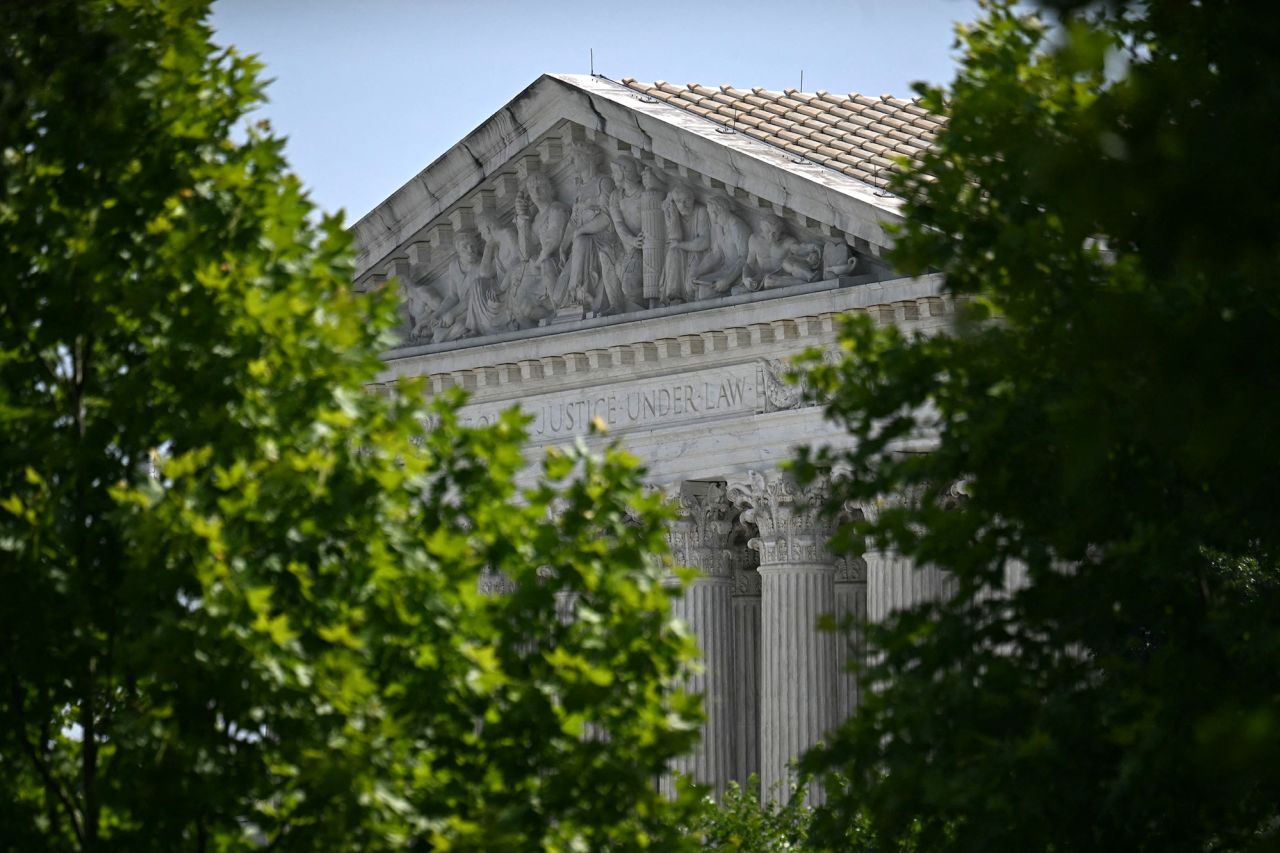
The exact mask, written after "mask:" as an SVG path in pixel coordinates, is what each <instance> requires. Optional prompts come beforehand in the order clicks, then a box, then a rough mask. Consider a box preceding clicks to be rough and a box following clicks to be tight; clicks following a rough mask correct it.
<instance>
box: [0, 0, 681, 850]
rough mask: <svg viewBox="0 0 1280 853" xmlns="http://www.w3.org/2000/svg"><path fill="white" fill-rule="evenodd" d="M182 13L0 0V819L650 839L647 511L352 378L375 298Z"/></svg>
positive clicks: (408, 389) (217, 54)
mask: <svg viewBox="0 0 1280 853" xmlns="http://www.w3.org/2000/svg"><path fill="white" fill-rule="evenodd" d="M207 11H208V10H207V7H206V3H205V2H201V0H163V1H162V0H119V2H105V1H104V0H90V2H71V0H62V2H47V3H31V4H14V3H10V4H5V5H4V6H3V11H2V12H0V156H2V157H3V162H2V164H0V280H3V282H4V288H3V295H2V296H0V430H2V432H3V435H4V441H3V442H0V755H2V756H3V762H2V765H0V766H2V767H3V772H2V773H0V847H2V848H4V849H6V850H23V851H26V850H37V849H48V850H71V849H78V850H129V851H138V850H165V851H169V850H178V849H182V850H220V851H231V850H248V849H260V848H261V847H262V846H263V845H266V846H268V847H269V848H270V849H280V850H286V849H287V850H307V851H312V850H361V851H365V850H382V849H406V848H407V849H445V848H446V847H448V848H449V849H464V850H465V849H474V850H499V849H501V850H509V849H510V850H514V849H602V848H606V847H608V848H629V849H630V848H640V847H645V846H652V847H657V848H662V849H680V848H681V846H682V845H683V844H685V843H687V842H686V840H684V839H683V837H682V836H680V835H678V834H677V830H676V829H675V828H676V827H678V826H679V825H680V823H681V821H682V820H684V819H685V816H686V815H687V810H688V807H689V804H688V801H687V798H686V799H685V800H682V801H680V802H675V803H670V802H667V801H666V800H664V799H662V798H660V797H659V796H658V795H657V794H656V792H655V791H654V787H653V784H652V780H653V779H654V778H655V777H656V776H657V775H658V774H659V773H660V772H661V771H662V770H663V769H664V767H665V766H666V763H667V761H668V760H669V759H670V758H671V757H672V756H673V755H675V754H678V753H681V752H683V751H685V750H687V749H688V748H689V746H690V745H691V743H692V740H693V738H694V737H695V734H696V723H697V709H696V703H695V702H694V701H693V700H691V699H689V698H688V697H685V696H683V695H682V694H679V693H671V692H670V691H669V690H668V688H669V686H670V685H671V684H673V683H675V681H676V680H677V679H678V678H679V677H680V674H681V672H682V667H683V665H684V662H685V661H686V660H687V659H688V657H689V655H690V653H691V650H692V649H693V643H692V641H691V640H690V638H689V637H687V636H686V635H684V634H683V633H682V632H681V631H680V630H679V628H678V627H676V626H675V625H674V624H673V623H671V622H670V618H669V615H668V611H669V608H668V598H669V595H670V594H672V593H671V592H670V591H668V590H667V589H665V588H664V587H663V585H662V584H661V576H662V573H663V571H664V568H663V567H662V566H661V565H660V564H659V559H660V558H661V555H662V554H663V553H664V551H665V542H664V538H663V523H664V519H665V517H666V516H665V510H663V509H662V508H661V507H660V506H659V502H658V499H657V498H656V497H654V496H652V495H649V494H647V493H646V492H645V491H644V490H643V489H642V488H641V485H640V481H639V470H638V467H637V465H636V463H635V461H634V460H633V459H631V458H629V457H627V456H626V455H625V454H622V453H621V452H619V451H617V450H615V449H610V450H608V451H607V452H605V454H604V455H603V456H602V457H593V456H591V455H590V454H587V453H585V452H584V451H583V450H582V449H576V450H574V449H571V450H568V451H563V452H558V453H551V454H548V455H547V457H546V459H545V460H544V462H543V468H542V472H543V479H542V481H541V483H540V484H539V485H537V486H535V487H532V488H529V489H523V490H518V489H517V488H516V487H515V486H514V485H513V483H514V479H515V475H516V473H517V472H518V471H520V470H521V469H522V468H523V466H524V465H525V460H524V459H523V458H522V450H521V448H522V445H523V443H524V440H525V433H524V425H525V420H524V419H523V418H522V417H521V416H519V415H517V414H515V413H509V414H507V415H505V416H503V417H502V418H501V419H500V420H499V422H498V423H497V424H496V425H493V426H490V427H486V428H467V427H464V426H462V425H460V424H459V422H458V420H457V417H456V414H455V411H456V405H457V402H458V401H457V400H456V399H454V400H450V401H446V402H442V403H440V404H438V405H436V406H435V407H434V409H433V410H431V411H427V410H426V409H425V408H424V405H423V403H422V400H423V389H422V387H421V386H419V385H416V384H413V383H401V384H400V385H399V386H398V393H397V394H396V395H393V396H390V397H382V396H375V395H373V394H370V393H367V392H366V390H365V388H366V386H367V385H368V384H369V383H371V382H373V381H374V380H375V379H376V377H377V375H378V371H379V369H380V366H381V364H380V362H379V360H378V357H377V353H378V352H379V351H381V350H383V349H385V348H386V345H387V344H388V343H389V341H390V338H389V337H388V335H389V330H390V329H391V328H392V327H393V325H394V324H395V306H394V304H393V303H392V299H391V298H390V296H389V295H388V294H380V293H375V294H372V295H369V296H367V297H359V296H356V295H354V294H353V293H352V291H351V288H350V281H351V271H352V267H351V261H350V245H349V237H348V236H347V235H346V234H345V233H344V232H343V230H342V228H341V225H340V222H339V221H338V219H337V218H333V217H319V216H317V215H316V212H315V211H314V209H313V208H312V206H311V205H310V203H309V202H308V201H307V199H306V196H305V194H304V192H303V191H302V188H301V186H300V184H299V182H298V180H297V178H296V177H294V176H293V175H292V174H290V173H289V171H288V169H287V165H286V163H285V161H284V159H283V155H282V141H281V140H280V139H278V138H276V137H274V136H272V135H271V133H270V131H269V129H268V128H266V127H264V126H261V127H249V128H247V130H244V129H241V130H237V127H242V125H243V119H244V116H245V114H246V113H247V112H248V111H250V110H251V109H252V108H253V107H254V106H255V104H257V103H258V102H259V100H260V98H261V94H260V89H259V84H258V83H257V82H256V74H257V71H258V67H257V65H256V63H255V62H253V61H252V60H249V59H246V58H244V57H241V56H238V55H237V54H235V53H234V52H233V51H230V50H222V49H219V48H216V47H215V46H213V44H212V43H211V41H210V32H209V29H208V27H207V25H206V24H205V23H204V20H205V18H206V15H207ZM428 422H430V423H431V424H432V425H431V427H430V428H426V427H424V424H426V423H428ZM486 569H492V570H494V571H497V572H500V573H502V575H504V576H505V577H506V578H507V579H508V580H509V581H511V582H513V583H514V585H515V591H514V592H513V593H512V594H511V595H507V596H483V595H481V594H479V593H478V592H477V581H478V580H479V578H480V576H481V573H482V572H483V571H484V570H486ZM574 602H576V612H575V615H574V618H572V619H566V618H562V617H563V616H564V614H565V612H566V611H567V610H569V609H572V608H571V605H572V604H573V603H574Z"/></svg>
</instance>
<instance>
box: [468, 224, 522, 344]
mask: <svg viewBox="0 0 1280 853" xmlns="http://www.w3.org/2000/svg"><path fill="white" fill-rule="evenodd" d="M457 247H458V259H459V261H460V262H461V265H462V267H463V268H464V269H465V270H466V273H465V275H464V277H463V283H464V288H465V290H464V291H463V293H462V294H461V297H462V301H463V302H464V303H465V304H466V314H465V318H464V320H463V326H464V330H465V334H466V335H492V334H494V333H495V332H505V331H507V330H508V329H510V328H511V326H512V320H511V312H510V310H508V308H507V293H506V292H505V291H504V290H503V281H502V279H501V277H500V276H499V273H498V261H497V256H498V249H499V244H498V242H497V241H496V240H495V241H493V242H490V243H488V244H486V243H485V242H484V240H482V239H481V238H480V235H479V234H478V233H476V232H474V231H464V232H463V233H461V234H459V235H458V237H457Z"/></svg>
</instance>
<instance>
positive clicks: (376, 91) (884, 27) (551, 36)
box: [213, 0, 977, 222]
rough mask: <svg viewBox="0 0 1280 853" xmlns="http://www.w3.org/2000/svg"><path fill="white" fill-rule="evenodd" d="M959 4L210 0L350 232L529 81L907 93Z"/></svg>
mask: <svg viewBox="0 0 1280 853" xmlns="http://www.w3.org/2000/svg"><path fill="white" fill-rule="evenodd" d="M976 14H977V12H976V3H975V2H974V0H843V1H842V2H827V0H794V2H788V0H773V2H761V0H739V2H735V3H731V4H721V3H713V2H706V0H704V2H698V0H683V2H681V0H646V2H641V3H636V2H623V0H579V2H574V3H535V2H513V0H488V2H485V0H472V2H462V0H416V2H413V0H309V2H304V0H217V2H215V4H214V14H213V24H214V27H215V28H216V29H217V33H218V40H219V41H220V42H222V43H229V44H233V45H235V46H236V47H237V48H239V49H240V50H242V51H244V52H247V53H256V54H258V55H259V57H260V58H261V59H262V61H263V62H265V63H266V75H265V76H266V77H268V78H270V79H273V80H274V81H275V82H273V83H272V84H271V86H270V87H269V88H268V90H267V94H268V97H269V98H270V101H271V103H270V104H269V105H268V107H267V108H266V116H267V117H268V118H270V119H271V122H272V124H273V125H274V126H275V128H276V129H277V131H279V132H280V133H283V134H285V135H286V136H288V137H289V143H288V148H287V151H288V155H289V159H290V161H291V162H292V164H293V167H294V169H295V170H296V171H297V172H298V174H299V175H301V176H302V179H303V181H304V182H305V183H306V184H307V186H308V187H309V188H310V189H311V194H312V198H313V199H314V200H315V201H316V202H317V203H318V204H319V205H320V206H321V207H322V208H324V209H325V210H328V211H335V210H337V209H338V208H345V209H346V212H347V221H348V222H353V221H355V219H358V218H359V217H360V216H363V215H364V214H365V213H366V212H367V211H368V210H370V209H371V208H372V207H374V206H375V205H377V204H378V203H379V202H380V201H381V200H382V199H384V198H386V197H387V196H388V195H390V194H391V193H392V192H393V191H394V190H396V189H397V188H398V187H400V186H401V185H402V184H404V183H405V182H406V181H408V180H409V179H410V178H412V177H413V176H414V175H415V174H417V173H418V172H419V171H421V170H422V169H423V168H424V167H425V166H427V165H428V164H429V163H431V161H433V160H435V159H436V158H437V157H438V156H440V155H441V154H443V153H444V152H445V151H446V150H448V149H449V148H450V147H451V146H452V145H453V144H454V143H456V142H457V141H458V140H460V139H461V138H462V137H464V136H465V135H466V134H467V133H468V132H470V131H471V130H472V129H473V128H475V127H476V126H477V125H479V124H480V123H481V122H483V121H484V120H485V119H486V118H488V117H489V116H490V115H492V114H493V113H495V112H497V111H498V110H499V109H500V108H501V107H502V106H503V104H505V103H506V102H507V101H509V100H511V99H512V98H513V97H515V95H517V94H518V93H519V92H520V91H521V90H522V89H524V88H525V87H526V86H528V85H529V84H530V83H532V82H533V81H534V80H535V79H537V77H538V75H539V74H541V73H543V72H565V73H577V74H584V73H586V72H587V71H588V50H589V49H594V50H595V70H596V72H597V73H601V74H605V75H607V76H609V77H612V78H614V79H615V80H616V79H621V78H622V77H635V78H637V79H639V80H646V81H652V80H668V81H671V82H673V83H681V84H683V83H690V82H698V83H703V84H706V85H710V86H714V85H718V84H720V83H731V84H732V85H734V86H738V87H743V88H746V87H751V86H763V87H765V88H768V89H784V88H791V87H798V86H799V85H800V72H801V70H802V69H803V71H804V88H805V90H807V91H813V90H816V89H826V90H828V91H831V92H851V91H852V92H862V93H865V94H870V95H880V94H885V93H888V94H894V95H898V96H902V97H907V96H909V95H910V94H911V92H910V83H911V82H912V81H914V80H928V81H932V82H945V81H947V80H950V79H951V76H952V73H953V68H954V66H953V57H952V50H951V46H952V42H953V40H954V34H953V24H954V22H955V21H957V20H962V21H969V20H972V19H973V18H974V17H975V16H976Z"/></svg>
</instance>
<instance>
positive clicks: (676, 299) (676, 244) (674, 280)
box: [661, 184, 711, 305]
mask: <svg viewBox="0 0 1280 853" xmlns="http://www.w3.org/2000/svg"><path fill="white" fill-rule="evenodd" d="M662 212H663V214H664V216H665V217H666V231H667V247H666V248H667V256H666V259H665V260H664V261H663V265H662V287H661V298H662V301H663V302H665V303H667V304H668V305H670V304H674V303H680V302H692V301H693V300H695V299H697V298H699V296H698V294H697V293H696V292H695V288H694V285H693V274H694V271H695V270H696V269H697V268H698V265H699V264H701V263H702V258H703V255H705V254H706V252H707V250H708V249H710V248H711V218H710V216H709V215H708V214H707V209H706V208H705V207H703V206H702V205H700V204H698V203H697V199H696V197H695V196H694V194H693V190H692V189H690V188H689V186H688V185H687V184H676V185H675V186H674V187H672V189H671V192H670V193H669V194H668V195H667V198H666V201H664V202H663V203H662Z"/></svg>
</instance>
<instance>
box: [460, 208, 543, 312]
mask: <svg viewBox="0 0 1280 853" xmlns="http://www.w3.org/2000/svg"><path fill="white" fill-rule="evenodd" d="M476 227H478V228H479V229H480V236H481V237H483V238H484V241H485V245H484V252H485V253H484V257H483V258H482V261H481V263H482V264H483V265H484V266H485V269H486V274H492V275H493V276H494V278H495V279H496V284H495V287H496V290H497V292H498V293H500V294H501V295H502V299H503V301H504V302H505V305H506V310H507V312H508V315H509V319H510V321H511V322H512V323H513V324H514V325H516V326H518V327H520V328H522V329H526V328H529V327H531V326H536V325H537V324H538V320H539V319H541V318H543V317H545V316H547V314H549V313H550V308H551V302H550V299H548V298H547V296H546V291H545V290H540V288H541V286H542V278H541V276H539V275H538V273H537V269H536V266H535V265H534V264H531V263H529V262H528V261H526V260H525V258H524V255H523V254H522V253H521V251H520V239H519V236H518V234H517V232H516V229H515V228H513V227H511V226H510V225H503V224H502V220H501V219H500V218H499V217H498V214H497V213H495V212H494V211H492V210H485V211H481V212H480V214H479V215H478V216H476Z"/></svg>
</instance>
